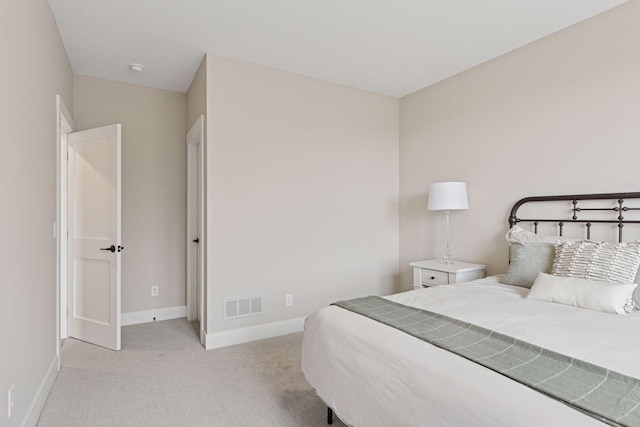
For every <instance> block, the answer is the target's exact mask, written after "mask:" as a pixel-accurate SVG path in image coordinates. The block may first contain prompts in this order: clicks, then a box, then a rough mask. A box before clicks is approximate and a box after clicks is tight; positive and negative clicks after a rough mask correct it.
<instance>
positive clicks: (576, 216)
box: [509, 192, 640, 242]
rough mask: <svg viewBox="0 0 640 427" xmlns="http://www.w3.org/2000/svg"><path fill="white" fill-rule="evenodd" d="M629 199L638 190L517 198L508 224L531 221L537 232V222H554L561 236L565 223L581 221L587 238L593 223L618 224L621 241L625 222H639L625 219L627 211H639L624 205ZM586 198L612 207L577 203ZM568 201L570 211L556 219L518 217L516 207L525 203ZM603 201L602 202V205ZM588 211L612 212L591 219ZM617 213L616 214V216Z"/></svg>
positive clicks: (633, 196)
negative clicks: (609, 215) (583, 205)
mask: <svg viewBox="0 0 640 427" xmlns="http://www.w3.org/2000/svg"><path fill="white" fill-rule="evenodd" d="M630 199H640V192H636V193H606V194H581V195H567V196H539V197H525V198H524V199H520V200H518V201H517V202H516V203H515V204H514V205H513V208H512V209H511V214H510V215H509V226H510V227H513V226H514V225H516V224H518V223H520V222H527V223H532V224H533V225H534V231H535V232H536V233H537V232H538V224H539V223H541V222H548V223H556V224H557V225H558V226H559V234H560V236H562V232H563V227H564V225H565V224H567V223H581V224H584V225H585V227H586V231H587V236H586V237H587V239H590V238H591V226H592V225H593V224H597V223H600V224H617V225H618V242H622V229H623V228H624V225H625V224H640V220H637V219H635V220H634V219H625V218H624V213H625V212H628V211H640V207H629V206H625V202H626V201H628V200H630ZM587 200H603V201H609V202H610V203H609V204H612V203H611V202H614V204H616V206H614V207H611V206H609V207H591V205H589V207H580V206H579V203H580V202H584V201H587ZM562 201H570V202H571V204H572V207H571V208H570V211H571V213H568V214H567V218H558V219H539V218H520V217H518V209H519V208H520V207H521V206H522V205H524V204H525V203H532V202H562ZM604 204H605V203H603V205H604ZM590 211H610V212H612V213H613V215H612V218H611V219H602V218H600V219H593V217H592V218H589V212H590ZM616 214H617V216H616Z"/></svg>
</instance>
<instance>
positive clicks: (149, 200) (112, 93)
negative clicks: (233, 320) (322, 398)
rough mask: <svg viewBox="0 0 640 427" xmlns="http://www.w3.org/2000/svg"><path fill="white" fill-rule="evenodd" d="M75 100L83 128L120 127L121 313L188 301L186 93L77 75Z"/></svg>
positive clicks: (75, 114)
mask: <svg viewBox="0 0 640 427" xmlns="http://www.w3.org/2000/svg"><path fill="white" fill-rule="evenodd" d="M73 98H74V109H73V116H74V120H75V122H76V126H77V128H78V130H83V129H89V128H93V127H99V126H105V125H108V124H112V123H121V124H122V245H123V246H124V247H125V250H124V252H123V256H122V313H129V312H136V311H143V310H152V309H158V308H167V307H176V306H183V305H185V303H186V302H185V292H186V291H185V274H186V273H185V250H186V249H185V229H186V197H185V189H186V150H187V148H186V142H185V138H186V132H187V130H186V110H187V105H186V95H185V94H184V93H178V92H171V91H167V90H161V89H154V88H148V87H142V86H136V85H131V84H126V83H118V82H113V81H108V80H102V79H96V78H91V77H84V76H77V75H76V76H74V78H73ZM152 285H158V286H159V295H158V296H157V297H152V296H151V286H152Z"/></svg>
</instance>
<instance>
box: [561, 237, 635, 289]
mask: <svg viewBox="0 0 640 427" xmlns="http://www.w3.org/2000/svg"><path fill="white" fill-rule="evenodd" d="M638 266H640V244H639V243H638V242H632V243H617V244H615V243H595V242H590V241H585V240H582V241H573V242H559V243H557V244H556V254H555V258H554V260H553V266H552V267H551V274H553V275H555V276H565V277H576V278H581V279H589V280H597V281H602V282H614V283H633V282H634V281H635V278H636V274H637V273H638Z"/></svg>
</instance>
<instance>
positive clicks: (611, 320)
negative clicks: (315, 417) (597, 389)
mask: <svg viewBox="0 0 640 427" xmlns="http://www.w3.org/2000/svg"><path fill="white" fill-rule="evenodd" d="M527 292H528V289H525V288H520V287H516V286H509V285H503V284H501V283H499V276H493V277H488V278H485V279H480V280H476V281H473V282H468V283H463V284H456V285H444V286H438V287H433V288H427V289H420V290H416V291H410V292H404V293H401V294H396V295H391V296H389V297H387V298H388V299H390V300H392V301H395V302H398V303H402V304H405V305H409V306H413V307H419V308H423V309H425V310H429V311H433V312H437V313H441V314H444V315H448V316H451V317H454V318H457V319H460V320H464V321H467V322H470V323H474V324H476V325H479V326H482V327H486V328H489V329H492V330H495V331H498V332H501V333H503V334H507V335H510V336H513V337H515V338H519V339H522V340H524V341H527V342H530V343H532V344H536V345H539V346H542V347H544V348H548V349H551V350H554V351H557V352H559V353H562V354H566V355H568V356H572V357H576V358H579V359H581V360H585V361H588V362H591V363H594V364H597V365H599V366H603V367H607V368H609V369H612V370H615V371H618V372H620V373H623V374H626V375H630V376H634V377H636V378H640V363H638V362H640V357H639V356H640V350H639V349H638V345H639V341H638V339H637V338H638V337H639V336H640V312H634V313H632V314H630V315H627V316H621V315H616V314H609V313H601V312H597V311H591V310H586V309H581V308H575V307H570V306H564V305H560V304H554V303H549V302H544V301H534V300H527V299H525V298H524V297H525V296H526V294H527ZM302 371H303V372H304V374H305V376H306V378H307V380H308V381H309V383H310V384H311V385H312V387H313V388H314V389H315V390H316V393H317V394H318V396H319V397H320V398H321V399H322V400H324V402H325V403H326V404H327V405H328V406H330V407H331V408H333V409H334V411H335V413H336V414H337V415H338V416H339V417H340V418H341V419H342V420H343V421H344V422H345V423H347V424H349V425H352V426H363V427H375V426H384V427H388V426H412V427H413V426H430V427H431V426H446V427H455V426H461V427H462V426H464V427H476V426H478V427H483V426H486V427H497V426H505V427H517V426H527V427H529V426H563V427H564V426H568V427H572V426H575V427H589V426H603V425H605V424H603V423H601V422H599V421H597V420H595V419H594V418H592V417H589V416H587V415H585V414H582V413H581V412H578V411H576V410H574V409H571V408H569V407H568V406H566V405H564V404H563V403H561V402H558V401H556V400H554V399H552V398H549V397H547V396H545V395H543V394H541V393H538V392H536V391H534V390H532V389H529V388H528V387H526V386H524V385H522V384H519V383H517V382H515V381H513V380H510V379H508V378H505V377H503V376H501V375H499V374H496V373H494V372H492V371H490V370H489V369H487V368H484V367H482V366H479V365H477V364H475V363H473V362H471V361H468V360H466V359H464V358H462V357H459V356H457V355H454V354H451V353H449V352H447V351H445V350H442V349H439V348H437V347H434V346H432V345H430V344H428V343H425V342H424V341H421V340H419V339H417V338H415V337H412V336H410V335H407V334H405V333H403V332H400V331H398V330H396V329H394V328H391V327H388V326H385V325H382V324H380V323H378V322H375V321H373V320H370V319H367V318H365V317H363V316H361V315H358V314H355V313H352V312H350V311H347V310H344V309H341V308H339V307H335V306H330V307H325V308H323V309H320V310H319V311H317V312H316V313H314V314H312V315H311V316H309V317H308V318H307V319H306V321H305V332H304V341H303V347H302Z"/></svg>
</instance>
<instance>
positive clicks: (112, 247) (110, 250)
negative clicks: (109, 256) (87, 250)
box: [100, 245, 116, 252]
mask: <svg viewBox="0 0 640 427" xmlns="http://www.w3.org/2000/svg"><path fill="white" fill-rule="evenodd" d="M100 250H101V251H109V252H115V251H116V247H115V245H111V246H109V247H108V248H100Z"/></svg>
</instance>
